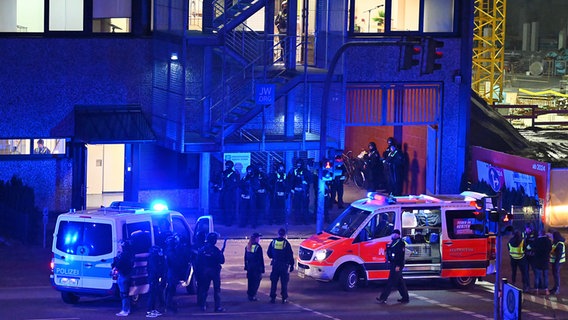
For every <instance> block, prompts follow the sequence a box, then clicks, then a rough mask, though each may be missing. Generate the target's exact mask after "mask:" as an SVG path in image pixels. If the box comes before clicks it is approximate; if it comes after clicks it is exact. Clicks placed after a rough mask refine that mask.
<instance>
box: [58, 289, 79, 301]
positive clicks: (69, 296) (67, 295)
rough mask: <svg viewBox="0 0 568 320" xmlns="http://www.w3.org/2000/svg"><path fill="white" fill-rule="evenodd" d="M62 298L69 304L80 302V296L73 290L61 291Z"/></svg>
mask: <svg viewBox="0 0 568 320" xmlns="http://www.w3.org/2000/svg"><path fill="white" fill-rule="evenodd" d="M61 299H62V300H63V302H65V303H67V304H76V303H77V302H79V296H78V295H76V294H73V293H71V292H61Z"/></svg>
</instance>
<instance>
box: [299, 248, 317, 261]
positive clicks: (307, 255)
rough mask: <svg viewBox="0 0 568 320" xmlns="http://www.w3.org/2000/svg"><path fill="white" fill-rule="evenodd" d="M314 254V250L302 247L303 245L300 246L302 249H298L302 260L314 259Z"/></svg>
mask: <svg viewBox="0 0 568 320" xmlns="http://www.w3.org/2000/svg"><path fill="white" fill-rule="evenodd" d="M313 254H314V251H313V250H310V249H306V248H302V247H300V250H299V251H298V256H299V257H300V260H302V261H310V260H312V255H313Z"/></svg>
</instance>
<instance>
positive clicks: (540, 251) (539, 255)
mask: <svg viewBox="0 0 568 320" xmlns="http://www.w3.org/2000/svg"><path fill="white" fill-rule="evenodd" d="M532 246H533V250H534V265H533V266H534V272H535V278H534V287H535V289H536V294H538V293H539V290H540V292H542V293H544V294H545V295H549V294H550V292H549V291H548V260H549V258H550V251H551V250H552V240H550V238H549V237H548V235H547V234H546V232H545V231H544V228H542V229H540V231H539V232H538V237H537V238H536V240H535V241H534V244H533V245H532Z"/></svg>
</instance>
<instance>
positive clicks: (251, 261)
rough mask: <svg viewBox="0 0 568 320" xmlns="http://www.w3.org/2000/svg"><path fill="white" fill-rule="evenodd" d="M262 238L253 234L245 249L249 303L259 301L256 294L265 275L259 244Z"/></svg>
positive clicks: (256, 233) (258, 234) (257, 234)
mask: <svg viewBox="0 0 568 320" xmlns="http://www.w3.org/2000/svg"><path fill="white" fill-rule="evenodd" d="M261 236H262V235H261V234H260V233H258V232H255V233H253V234H252V235H251V236H250V239H249V242H248V244H247V245H246V247H245V270H246V272H247V296H248V299H249V301H257V300H258V299H257V297H256V293H257V292H258V288H259V287H260V281H261V280H262V274H263V273H264V255H263V253H262V247H261V246H260V243H259V241H260V237H261Z"/></svg>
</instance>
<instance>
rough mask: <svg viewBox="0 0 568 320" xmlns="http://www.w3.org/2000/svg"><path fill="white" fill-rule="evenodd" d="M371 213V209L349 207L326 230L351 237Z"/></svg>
mask: <svg viewBox="0 0 568 320" xmlns="http://www.w3.org/2000/svg"><path fill="white" fill-rule="evenodd" d="M369 214H370V212H369V211H365V210H361V209H357V208H355V207H349V208H347V210H345V211H343V213H342V214H340V215H339V216H338V217H337V218H336V219H335V220H334V221H333V222H332V223H331V224H330V225H329V226H328V227H327V228H326V230H325V231H326V232H327V233H330V234H333V235H336V236H340V237H346V238H348V237H351V235H352V234H353V232H355V230H357V228H359V226H360V225H361V223H362V222H363V221H365V219H367V217H368V216H369Z"/></svg>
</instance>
